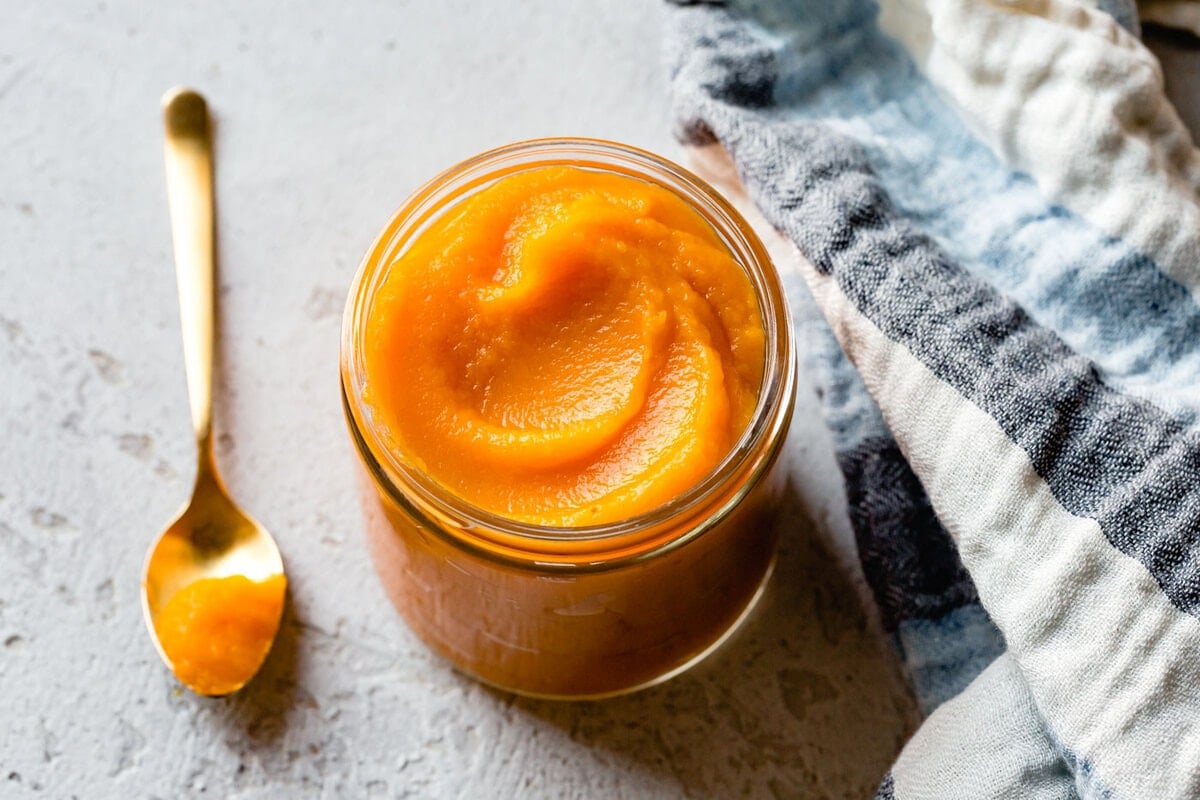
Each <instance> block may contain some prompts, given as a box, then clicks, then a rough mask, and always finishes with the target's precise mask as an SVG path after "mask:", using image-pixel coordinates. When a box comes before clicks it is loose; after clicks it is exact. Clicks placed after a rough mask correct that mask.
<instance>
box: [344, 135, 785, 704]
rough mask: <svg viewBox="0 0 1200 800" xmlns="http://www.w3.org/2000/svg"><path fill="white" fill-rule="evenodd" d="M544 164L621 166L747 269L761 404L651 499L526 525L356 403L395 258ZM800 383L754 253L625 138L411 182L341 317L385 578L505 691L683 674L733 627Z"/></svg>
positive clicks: (669, 167)
mask: <svg viewBox="0 0 1200 800" xmlns="http://www.w3.org/2000/svg"><path fill="white" fill-rule="evenodd" d="M549 165H564V166H571V167H576V168H582V169H586V170H594V171H599V172H607V173H614V174H620V175H625V176H629V177H633V178H636V179H639V180H641V181H645V182H648V183H652V184H655V185H658V186H661V187H664V188H666V189H668V190H669V191H671V192H673V193H674V194H675V195H676V196H678V197H680V198H682V199H683V200H684V201H685V202H686V203H687V204H688V205H689V206H690V207H691V208H692V209H693V210H694V211H696V212H697V213H698V214H700V215H701V217H703V219H704V220H705V221H706V222H707V223H708V224H709V225H710V226H711V227H712V229H713V230H714V231H715V232H716V234H717V236H718V237H719V238H720V240H721V241H722V242H723V244H724V245H725V246H726V247H727V248H728V250H729V252H730V253H731V254H732V255H733V257H734V259H735V260H736V262H737V263H738V265H739V266H740V267H741V268H742V269H743V270H744V271H745V273H746V275H747V276H748V278H749V280H750V283H751V284H752V287H753V290H754V294H755V299H756V300H757V303H758V308H759V312H760V315H761V322H762V328H763V332H764V334H765V347H764V353H765V356H764V364H763V370H762V378H761V383H760V386H759V392H758V401H757V405H756V407H755V410H754V413H753V417H752V419H751V421H750V423H749V425H748V426H747V428H746V430H745V431H744V432H743V433H742V435H741V437H740V438H739V439H738V440H737V441H736V443H735V445H734V446H733V448H732V450H731V451H730V452H729V453H728V454H727V455H726V456H725V457H724V459H723V460H722V461H721V462H720V463H719V464H718V466H717V467H716V468H715V469H714V470H713V471H712V472H711V473H710V474H708V475H707V476H706V477H705V478H704V479H703V480H701V481H700V482H699V483H698V484H696V485H695V486H693V487H691V488H690V489H688V490H686V491H684V492H682V493H681V494H679V495H678V496H676V497H674V498H673V499H671V500H669V501H668V502H666V503H664V504H662V505H661V506H659V507H656V508H654V509H652V510H650V511H648V512H645V513H641V514H638V515H636V516H633V517H629V518H625V519H620V520H617V521H615V522H611V523H605V524H600V525H581V526H575V527H552V526H544V525H536V524H531V523H528V522H522V521H518V520H515V519H509V518H505V517H504V516H501V515H498V514H496V513H493V512H490V511H487V510H484V509H482V508H479V507H476V506H473V505H472V504H471V503H469V502H467V501H465V500H464V499H462V498H460V497H457V496H455V495H454V494H453V493H452V492H450V491H449V490H448V489H446V488H445V487H444V486H442V485H440V484H439V483H438V482H436V481H435V480H433V479H432V478H431V477H430V476H429V475H428V474H426V473H425V471H424V470H423V469H422V468H421V466H420V464H419V462H418V460H414V459H412V458H410V457H408V455H407V454H406V453H404V452H400V451H399V448H397V447H396V445H395V443H394V440H392V439H390V438H389V437H387V436H385V435H383V431H381V430H380V425H379V423H378V422H377V421H376V420H375V419H374V418H373V414H372V410H371V408H370V406H369V405H368V404H367V403H366V402H365V401H364V389H365V385H366V371H365V367H364V359H363V350H364V341H365V340H364V337H365V336H366V335H367V330H368V322H369V320H370V318H371V314H372V311H373V309H374V305H373V303H374V299H375V295H376V292H377V291H378V290H379V287H380V286H381V284H382V283H383V281H384V279H385V278H386V276H387V271H388V269H389V267H390V266H391V265H392V264H393V263H394V262H395V260H396V259H397V257H398V256H400V255H402V254H403V253H405V252H406V251H407V249H408V248H409V247H410V246H411V245H412V243H413V241H414V240H415V239H416V238H417V237H418V236H420V234H421V233H422V232H423V231H424V230H426V229H427V228H428V227H429V226H430V224H431V223H433V222H434V221H435V220H438V219H439V218H440V217H441V215H442V214H444V213H446V212H447V211H449V210H450V209H453V208H454V207H456V206H457V205H458V204H459V203H461V202H462V201H463V200H465V199H466V198H468V197H470V196H472V195H473V194H475V193H476V192H478V191H480V190H481V189H482V188H484V187H487V186H489V185H491V184H493V183H495V182H496V181H497V180H500V179H501V178H503V177H505V176H508V175H513V174H515V173H518V172H522V171H526V170H530V169H535V168H539V167H543V166H549ZM795 379H796V378H795V355H794V348H793V343H792V328H791V325H790V323H789V320H788V315H787V310H786V305H785V300H784V296H783V292H782V289H781V287H780V283H779V279H778V276H777V274H776V273H775V271H774V268H773V267H772V266H771V263H770V260H769V258H768V256H767V254H766V251H765V249H764V248H763V246H762V244H761V243H760V242H759V241H758V239H757V238H756V236H755V235H754V233H753V232H752V231H751V229H750V227H749V225H748V224H747V223H746V222H745V221H744V220H743V219H742V218H741V216H740V215H739V214H738V213H737V212H736V211H735V210H734V209H733V208H732V207H731V206H730V205H729V204H728V203H727V202H726V201H725V200H724V199H723V198H721V197H720V195H718V194H717V193H716V192H715V191H714V190H712V189H711V188H710V187H708V186H707V185H706V184H705V183H704V182H703V181H701V180H700V179H699V178H697V177H695V176H694V175H692V174H691V173H689V172H687V171H686V170H683V169H682V168H680V167H678V166H676V165H674V164H672V163H670V162H669V161H666V160H665V159H662V158H660V157H658V156H655V155H653V154H650V153H647V152H644V151H641V150H637V149H635V148H631V147H628V146H625V145H618V144H615V143H611V142H603V141H597V140H586V139H555V140H538V141H530V142H521V143H517V144H514V145H509V146H506V147H502V148H499V149H497V150H493V151H489V152H487V153H484V154H482V155H479V156H477V157H475V158H473V159H470V160H468V161H466V162H463V163H462V164H459V165H458V166H455V167H453V168H451V169H450V170H448V171H446V172H444V173H442V174H441V175H439V176H438V177H436V178H434V179H433V180H432V181H430V182H429V183H428V184H426V185H425V186H424V187H422V188H421V189H420V190H418V191H417V192H416V193H415V194H413V195H412V197H410V198H409V200H408V201H406V202H405V203H404V205H403V206H401V208H400V209H399V210H398V211H397V212H396V213H395V214H394V215H393V217H392V218H391V220H390V221H389V222H388V224H387V225H386V227H385V228H384V230H383V231H382V232H381V234H380V235H379V237H378V239H377V240H376V241H375V243H374V244H373V245H372V247H371V248H370V250H369V251H368V253H367V255H366V257H365V259H364V260H363V263H362V266H361V267H360V270H359V273H358V275H357V277H356V278H355V281H354V284H353V286H352V287H351V291H350V296H349V300H348V305H347V309H346V315H345V320H344V325H343V335H342V350H341V382H342V395H343V401H344V405H345V411H346V418H347V422H348V425H349V428H350V433H351V437H352V439H353V441H354V443H355V447H356V450H357V454H358V456H359V462H360V465H361V467H362V476H363V481H362V483H363V487H364V506H365V509H366V520H367V529H368V542H369V545H370V550H371V554H372V558H373V560H374V563H375V567H376V570H377V571H378V573H379V575H380V578H381V580H382V582H383V585H384V588H385V589H386V591H387V593H388V595H389V597H390V598H391V600H392V602H393V603H394V604H395V605H396V607H397V609H398V610H399V611H400V613H401V614H402V615H403V616H404V618H405V619H406V620H407V622H408V623H409V625H410V626H411V627H412V629H413V630H414V631H415V632H416V633H417V634H418V635H419V636H420V637H421V638H422V639H423V640H425V641H426V642H427V643H428V644H429V645H430V646H431V647H433V648H434V649H435V650H436V651H438V652H439V653H441V654H442V655H443V656H445V657H446V658H447V659H449V660H450V661H451V662H452V663H453V664H455V665H456V666H457V667H458V668H460V669H461V670H463V671H465V672H467V673H469V674H471V675H473V676H475V677H476V678H478V679H480V680H482V681H485V682H487V683H489V684H492V685H494V686H497V687H499V688H502V689H506V690H510V691H515V692H519V693H522V694H527V695H534V696H540V697H555V698H583V697H600V696H605V695H611V694H618V693H622V692H626V691H631V690H634V689H637V688H641V687H643V686H647V685H650V684H652V683H655V682H657V681H659V680H662V679H665V678H666V677H669V676H671V675H673V674H676V673H678V672H679V671H681V670H683V669H685V668H686V667H687V666H689V665H690V664H692V663H695V662H696V661H697V660H699V659H700V658H702V657H703V656H704V655H705V654H707V653H708V652H710V651H711V650H712V649H713V648H714V647H715V646H716V645H717V644H719V643H720V642H721V641H722V640H723V639H724V638H725V637H726V636H727V635H728V634H729V633H730V632H731V631H732V630H733V629H734V628H736V626H737V624H738V622H739V621H740V620H741V619H742V618H743V617H744V616H745V614H746V613H747V612H748V610H749V609H750V608H751V606H752V605H753V602H754V600H755V599H756V598H757V596H758V595H759V593H760V592H761V589H762V587H763V585H764V583H765V581H766V579H767V576H768V575H769V572H770V567H771V565H772V564H773V561H774V554H775V548H776V542H777V537H778V533H777V530H776V526H775V524H774V514H773V512H774V509H775V506H776V501H777V500H778V497H779V495H780V494H781V492H782V488H783V476H782V475H781V471H780V469H779V468H778V455H779V450H780V448H781V446H782V443H783V439H784V436H785V434H786V430H787V426H788V422H789V420H790V416H791V410H792V403H793V398H794V394H795Z"/></svg>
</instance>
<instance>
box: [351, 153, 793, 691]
mask: <svg viewBox="0 0 1200 800" xmlns="http://www.w3.org/2000/svg"><path fill="white" fill-rule="evenodd" d="M791 331H792V329H791V326H790V324H789V321H788V316H787V310H786V306H785V302H784V297H783V292H782V290H781V287H780V283H779V278H778V275H777V274H776V272H775V270H774V268H773V267H772V266H771V263H770V261H769V259H768V257H767V255H766V252H765V250H764V248H763V246H762V244H761V243H760V242H759V241H758V239H757V238H756V237H755V235H754V233H753V232H752V231H751V229H750V227H749V225H748V224H747V223H746V222H745V221H744V220H743V219H742V218H741V217H740V215H739V214H738V213H737V212H736V211H735V210H734V209H733V208H732V207H731V206H730V205H729V204H728V203H727V202H726V201H725V200H724V199H723V198H721V197H720V196H719V195H718V194H717V193H716V192H715V191H714V190H712V189H711V188H710V187H708V186H707V185H706V184H705V183H704V182H702V181H701V180H700V179H699V178H697V177H695V176H694V175H692V174H691V173H689V172H687V171H686V170H684V169H681V168H680V167H678V166H676V165H674V164H672V163H670V162H668V161H666V160H664V159H662V158H659V157H658V156H655V155H652V154H650V153H647V152H644V151H641V150H637V149H634V148H631V147H627V146H624V145H619V144H614V143H611V142H604V141H598V140H588V139H555V140H540V141H529V142H521V143H517V144H513V145H509V146H506V147H501V148H499V149H496V150H492V151H490V152H487V153H484V154H482V155H479V156H476V157H475V158H472V159H470V160H468V161H466V162H463V163H462V164H459V165H458V166H455V167H453V168H451V169H449V170H448V171H446V172H444V173H442V174H441V175H439V176H438V177H436V178H434V179H433V180H432V181H431V182H429V183H428V184H426V185H425V186H424V187H422V188H421V189H419V190H418V191H417V192H416V193H415V194H414V195H412V196H411V197H410V198H409V199H408V200H407V201H406V202H405V203H404V205H402V206H401V207H400V209H399V210H398V211H397V212H396V213H395V214H394V215H393V216H392V218H391V220H390V221H389V222H388V223H387V225H386V227H385V228H384V229H383V231H382V233H381V234H380V235H379V237H378V239H377V240H376V241H375V243H374V244H373V245H372V246H371V248H370V250H369V252H368V253H367V255H366V258H365V259H364V260H363V263H362V266H361V267H360V269H359V272H358V275H357V277H356V278H355V280H354V284H353V286H352V287H351V291H350V296H349V300H348V304H347V309H346V315H345V319H344V325H343V334H342V350H341V382H342V394H343V400H344V403H345V411H346V417H347V421H348V424H349V428H350V432H351V436H352V438H353V441H354V443H355V445H356V447H357V451H358V455H359V457H360V461H361V464H362V466H363V474H364V476H365V481H364V485H365V487H366V490H365V492H364V494H365V498H366V500H365V505H366V518H367V528H368V541H369V544H370V550H371V554H372V557H373V560H374V563H375V567H376V569H377V571H378V573H379V575H380V578H381V579H382V582H383V585H384V588H385V589H386V591H387V593H388V595H389V596H390V598H391V600H392V601H393V603H394V604H395V605H396V608H397V609H398V610H399V611H400V613H401V614H402V615H403V616H404V618H405V619H406V620H407V622H408V624H409V625H410V626H411V628H412V629H413V630H414V631H415V632H416V633H417V634H418V635H419V636H420V637H421V638H422V639H423V640H424V641H425V642H427V643H428V644H429V645H430V646H431V647H432V648H433V649H434V650H436V651H437V652H438V653H440V654H441V655H443V656H445V657H446V658H447V659H449V661H450V662H451V663H452V664H454V665H455V666H457V667H458V668H459V669H461V670H462V671H464V672H466V673H468V674H470V675H472V676H474V677H476V678H478V679H479V680H482V681H484V682H486V683H488V684H491V685H493V686H496V687H498V688H501V689H505V690H510V691H514V692H519V693H521V694H525V695H531V696H537V697H550V698H595V697H603V696H607V695H613V694H619V693H623V692H627V691H632V690H634V689H638V688H641V687H644V686H648V685H650V684H653V683H655V682H658V681H660V680H663V679H665V678H667V677H669V676H671V675H674V674H677V673H678V672H680V671H682V670H684V669H686V668H687V667H688V666H690V665H691V664H693V663H695V662H696V661H698V660H699V659H700V658H702V657H703V656H704V655H706V654H707V653H709V652H710V651H711V650H713V649H714V648H715V647H716V646H717V645H718V644H719V643H720V642H721V641H723V640H724V638H725V637H726V636H727V635H728V634H729V633H730V632H732V630H733V629H734V628H735V627H736V626H737V624H738V623H739V621H740V620H742V619H743V618H744V617H745V616H746V614H747V613H748V611H749V609H750V608H751V607H752V606H753V604H754V601H755V600H756V598H757V597H758V596H759V594H760V593H761V590H762V587H763V585H764V584H765V582H766V579H767V576H768V575H769V573H770V568H771V565H772V564H773V563H774V556H775V549H776V541H777V536H778V534H777V531H776V527H775V525H774V524H773V513H772V512H773V506H774V504H775V501H776V500H777V498H778V496H779V494H780V492H781V489H782V483H783V477H782V475H781V474H780V473H781V470H780V469H778V468H776V462H777V456H778V454H779V450H780V447H781V445H782V442H783V438H784V435H785V433H786V430H787V426H788V422H789V420H790V417H791V410H792V402H793V397H794V393H795V379H796V378H795V356H794V353H793V343H792V338H791V337H792V332H791Z"/></svg>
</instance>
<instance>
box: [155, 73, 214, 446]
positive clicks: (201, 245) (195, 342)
mask: <svg viewBox="0 0 1200 800" xmlns="http://www.w3.org/2000/svg"><path fill="white" fill-rule="evenodd" d="M163 123H164V125H165V127H166V153H165V154H166V162H167V203H168V205H169V207H170V211H171V238H172V240H173V241H174V244H175V272H176V278H177V281H178V284H179V319H180V323H181V324H182V327H183V363H184V368H185V370H186V372H187V384H188V400H189V401H190V403H191V408H192V427H193V428H194V429H195V433H196V443H197V445H198V447H199V449H200V464H201V468H202V469H203V468H204V467H205V466H206V465H207V462H210V461H211V458H212V372H213V276H214V273H215V272H216V260H215V246H214V245H215V229H214V223H213V158H212V133H211V129H210V126H209V121H208V106H207V104H206V103H205V102H204V98H203V97H202V96H200V94H198V93H197V92H195V91H193V90H191V89H183V88H179V89H172V90H171V91H169V92H167V94H166V95H164V96H163Z"/></svg>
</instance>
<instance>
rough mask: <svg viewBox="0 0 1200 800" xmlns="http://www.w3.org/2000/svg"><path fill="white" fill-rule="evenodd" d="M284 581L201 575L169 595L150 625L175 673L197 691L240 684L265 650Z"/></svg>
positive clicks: (215, 690)
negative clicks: (200, 577)
mask: <svg viewBox="0 0 1200 800" xmlns="http://www.w3.org/2000/svg"><path fill="white" fill-rule="evenodd" d="M286 580H287V579H286V578H284V576H283V575H273V576H272V577H270V578H267V579H266V580H264V581H251V580H250V579H249V578H247V577H245V576H244V575H230V576H228V577H225V578H202V579H200V580H198V581H193V582H192V583H189V584H188V585H186V586H184V587H183V588H182V589H180V590H179V591H177V592H175V594H173V595H171V599H169V600H168V601H167V603H166V605H165V606H163V609H162V611H161V612H160V613H159V615H158V617H157V618H156V619H155V620H154V629H155V631H156V632H157V633H158V641H159V644H160V645H162V649H163V652H164V653H166V655H167V658H169V659H170V660H171V666H172V670H173V671H174V673H175V675H176V677H178V678H179V680H181V681H183V682H184V683H185V684H187V685H188V686H189V687H191V688H192V689H193V690H194V691H196V692H197V693H199V694H207V695H222V694H229V693H230V692H233V691H237V690H238V689H240V688H242V686H243V684H245V683H246V681H248V680H249V679H250V678H251V677H252V676H253V675H254V673H255V672H257V671H258V667H259V665H260V664H262V662H263V659H264V658H266V656H267V651H269V650H270V649H271V642H272V640H273V639H274V638H275V628H276V623H277V621H278V620H279V614H280V613H281V611H282V610H283V596H284V589H285V588H286Z"/></svg>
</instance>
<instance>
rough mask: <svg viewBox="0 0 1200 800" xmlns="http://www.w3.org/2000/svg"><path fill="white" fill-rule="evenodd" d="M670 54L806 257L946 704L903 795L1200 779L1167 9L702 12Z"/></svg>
mask: <svg viewBox="0 0 1200 800" xmlns="http://www.w3.org/2000/svg"><path fill="white" fill-rule="evenodd" d="M1147 5H1148V6H1149V5H1154V6H1184V5H1185V4H1180V3H1173V4H1172V3H1153V4H1147ZM1185 10H1186V9H1185ZM1158 13H1159V15H1160V18H1161V14H1162V13H1163V12H1161V10H1160V11H1159V12H1158ZM1185 16H1186V15H1185ZM666 53H667V62H668V69H669V74H670V81H671V90H672V96H673V103H674V110H675V115H676V121H677V125H678V131H679V135H680V138H681V139H682V140H683V142H684V143H685V144H686V145H687V146H689V147H691V148H694V149H695V152H696V153H697V154H700V155H702V156H703V157H704V158H707V159H709V160H710V161H711V160H712V158H713V152H714V151H716V152H718V153H719V154H720V156H721V157H727V158H728V159H729V160H730V161H731V162H732V164H733V166H734V167H735V168H736V174H737V177H738V179H739V186H738V187H737V189H738V190H739V191H744V192H745V193H746V194H747V195H748V197H749V199H750V200H751V201H752V202H753V204H754V206H755V207H756V208H757V210H758V211H759V212H761V214H762V217H763V218H764V219H765V221H766V223H767V224H768V225H769V226H770V227H771V228H773V229H774V230H775V231H778V232H779V233H781V234H782V235H783V236H784V237H786V238H787V239H788V240H790V242H791V243H793V244H794V245H795V248H796V251H797V257H796V258H794V259H792V260H791V261H790V262H789V266H788V268H787V269H786V270H785V280H786V281H787V282H788V284H789V297H790V300H791V302H792V305H793V315H794V318H795V324H796V327H797V332H798V335H799V336H800V337H801V339H802V347H803V350H804V361H805V367H806V368H807V372H808V375H809V378H810V381H811V383H812V385H814V386H815V388H816V390H817V393H818V396H819V397H820V401H821V405H822V409H823V412H824V414H825V419H826V422H827V423H828V425H829V427H830V429H831V431H832V433H833V439H834V444H835V448H836V451H837V457H838V461H839V464H840V467H841V471H842V475H843V478H844V484H845V488H846V493H847V501H848V506H849V509H850V516H851V523H852V525H853V528H854V532H855V538H856V542H857V545H858V549H859V556H860V559H861V562H862V566H863V571H864V574H865V576H866V578H867V581H868V583H869V584H870V586H871V589H872V591H873V592H874V595H875V598H876V600H877V603H878V606H879V610H880V618H881V620H882V622H883V624H884V626H885V628H886V629H887V630H888V631H889V632H890V633H891V634H892V637H893V641H894V642H895V644H896V647H897V652H898V653H899V656H900V659H901V663H902V665H903V666H904V668H905V670H906V672H907V674H908V676H909V678H910V681H911V684H912V687H913V691H914V694H915V695H916V697H917V699H918V702H919V703H920V705H921V707H922V709H923V710H924V711H925V712H926V713H927V717H926V719H925V721H924V722H923V724H922V725H921V727H920V728H919V729H918V731H917V732H916V734H915V735H914V737H913V738H912V740H911V741H910V742H908V744H907V745H906V746H905V747H904V749H903V751H902V752H901V753H900V755H899V757H898V758H897V760H896V762H895V763H894V765H893V766H892V769H891V770H890V772H889V773H888V774H887V775H885V776H881V783H880V787H879V790H878V793H877V796H878V797H881V798H892V797H894V798H900V799H901V800H914V799H916V798H956V799H957V798H985V797H1021V798H1025V797H1029V798H1075V797H1082V798H1093V797H1096V798H1114V799H1119V798H1131V799H1137V800H1141V799H1142V798H1154V799H1155V800H1169V799H1170V798H1198V797H1200V152H1198V151H1197V149H1196V148H1195V146H1194V145H1193V142H1192V140H1191V137H1190V135H1189V133H1188V132H1187V130H1186V128H1185V127H1184V126H1183V124H1182V123H1181V122H1180V120H1179V117H1178V116H1177V114H1176V113H1175V110H1174V109H1173V108H1172V106H1171V104H1170V103H1169V102H1168V101H1167V99H1166V97H1165V95H1164V91H1163V76H1162V73H1161V70H1160V68H1159V66H1158V63H1157V61H1156V60H1155V58H1154V57H1153V55H1152V54H1151V53H1150V52H1149V51H1148V50H1147V49H1146V48H1145V47H1144V45H1143V44H1142V43H1141V41H1140V40H1139V21H1138V14H1137V9H1136V7H1135V6H1134V5H1133V4H1132V3H1131V2H1127V0H1101V1H1100V2H1090V3H1088V2H1081V1H1079V0H1074V1H1073V0H888V1H887V2H884V3H882V5H877V4H876V3H874V2H870V1H869V0H729V1H728V2H691V3H688V2H674V3H670V4H669V5H668V15H667V42H666ZM702 163H703V162H702ZM784 579H786V578H784Z"/></svg>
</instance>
